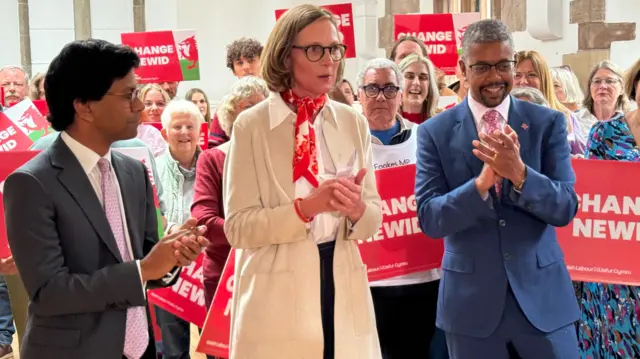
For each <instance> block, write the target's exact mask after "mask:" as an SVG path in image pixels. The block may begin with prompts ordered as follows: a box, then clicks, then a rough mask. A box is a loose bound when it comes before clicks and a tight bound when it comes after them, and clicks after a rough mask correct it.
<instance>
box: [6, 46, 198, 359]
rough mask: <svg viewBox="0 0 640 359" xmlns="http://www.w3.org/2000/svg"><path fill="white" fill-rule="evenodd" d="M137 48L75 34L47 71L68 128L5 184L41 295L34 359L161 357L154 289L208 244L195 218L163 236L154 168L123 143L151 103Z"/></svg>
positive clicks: (11, 223)
mask: <svg viewBox="0 0 640 359" xmlns="http://www.w3.org/2000/svg"><path fill="white" fill-rule="evenodd" d="M139 64H140V59H139V58H138V56H137V54H136V53H135V52H134V51H133V50H132V49H130V48H128V47H124V46H120V45H113V44H111V43H108V42H106V41H103V40H84V41H75V42H72V43H70V44H68V45H67V46H65V47H64V48H63V49H62V51H61V52H60V54H59V55H58V56H57V57H56V58H55V59H54V60H53V61H52V63H51V65H50V66H49V70H48V72H47V75H46V78H45V92H46V97H47V103H48V105H49V111H50V114H49V121H50V122H51V124H52V127H53V128H54V129H55V130H56V131H61V134H60V136H59V137H58V138H57V139H56V140H55V141H54V142H53V144H51V146H50V147H48V148H47V149H46V150H44V151H42V152H41V153H39V154H38V155H37V156H36V157H34V158H33V159H32V160H31V161H29V162H28V163H26V164H25V165H24V166H22V167H21V168H19V169H18V170H17V171H16V172H14V173H13V174H11V175H10V176H9V177H8V178H7V180H6V182H5V195H4V205H5V209H6V210H5V213H6V217H5V220H6V224H7V235H8V238H9V244H10V246H11V251H12V253H13V257H14V259H15V262H16V265H17V267H18V271H19V273H20V275H21V277H22V279H23V281H24V284H25V287H26V289H27V292H28V294H29V299H30V302H29V317H28V321H27V329H26V333H25V336H24V339H23V341H22V346H21V348H20V357H21V358H22V359H41V358H65V359H85V358H91V359H117V358H128V359H140V358H143V359H152V358H154V359H155V356H156V353H155V347H154V342H153V331H152V330H151V327H150V323H149V320H148V318H149V316H148V312H147V311H146V307H147V306H146V305H147V301H146V293H145V291H146V289H148V288H153V287H158V286H167V285H171V284H172V283H173V282H174V281H175V280H176V278H177V275H178V273H179V269H178V268H179V267H180V266H184V265H188V264H190V263H191V262H192V261H193V260H194V259H195V258H196V256H197V255H198V254H199V253H200V251H201V250H202V248H203V247H204V246H206V245H207V244H208V243H207V241H206V239H204V238H203V237H202V236H201V235H202V233H203V228H195V220H194V219H190V220H189V221H187V223H185V224H184V225H183V230H182V231H180V232H178V234H177V235H172V236H168V237H165V238H162V239H160V240H158V230H157V228H158V226H157V219H156V211H155V208H154V202H153V195H152V193H153V192H152V188H151V183H150V180H149V177H148V176H147V171H146V169H145V167H144V165H143V164H142V163H141V162H139V161H136V160H134V159H131V158H129V157H128V156H125V155H122V154H119V153H117V152H115V151H111V150H110V148H111V145H112V144H113V143H114V142H116V141H120V140H124V139H129V138H133V137H135V136H136V130H137V127H138V123H139V121H140V112H141V111H142V109H143V108H144V105H143V104H142V102H141V101H140V100H139V99H138V96H137V93H136V91H137V90H136V79H135V76H134V72H133V70H134V69H135V68H137V67H138V66H139Z"/></svg>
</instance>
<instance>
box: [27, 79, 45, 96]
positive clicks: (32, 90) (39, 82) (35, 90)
mask: <svg viewBox="0 0 640 359" xmlns="http://www.w3.org/2000/svg"><path fill="white" fill-rule="evenodd" d="M44 75H45V74H44V73H42V72H38V73H37V74H35V75H33V77H32V78H31V81H30V82H29V98H31V99H32V100H44V99H45V95H44Z"/></svg>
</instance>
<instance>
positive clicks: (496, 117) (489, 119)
mask: <svg viewBox="0 0 640 359" xmlns="http://www.w3.org/2000/svg"><path fill="white" fill-rule="evenodd" d="M482 121H483V122H484V124H485V126H484V133H485V134H491V133H493V131H495V130H500V113H499V112H498V111H496V110H489V111H487V112H485V113H484V115H483V116H482ZM495 188H496V195H498V198H500V192H501V191H502V180H501V179H499V180H497V181H496V184H495Z"/></svg>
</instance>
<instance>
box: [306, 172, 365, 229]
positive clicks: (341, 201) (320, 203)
mask: <svg viewBox="0 0 640 359" xmlns="http://www.w3.org/2000/svg"><path fill="white" fill-rule="evenodd" d="M366 174H367V170H366V169H365V168H363V169H361V170H360V171H358V174H356V175H355V176H348V177H339V178H336V179H330V180H326V181H324V182H322V183H321V184H320V185H319V186H318V188H316V189H314V190H313V192H311V194H310V195H309V196H308V197H306V198H304V199H303V200H302V201H301V202H300V211H302V214H303V215H305V216H306V217H307V218H311V217H315V216H316V215H318V214H320V213H326V212H339V213H340V214H341V215H343V216H345V217H347V218H349V221H351V223H356V222H357V221H358V220H359V219H360V217H362V215H363V214H364V211H365V208H366V206H365V204H364V202H363V201H362V181H363V179H364V176H365V175H366Z"/></svg>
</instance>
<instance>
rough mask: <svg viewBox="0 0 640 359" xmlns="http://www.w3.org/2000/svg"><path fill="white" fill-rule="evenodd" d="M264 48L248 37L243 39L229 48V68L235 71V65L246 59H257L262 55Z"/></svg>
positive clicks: (236, 41)
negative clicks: (241, 59)
mask: <svg viewBox="0 0 640 359" xmlns="http://www.w3.org/2000/svg"><path fill="white" fill-rule="evenodd" d="M262 49H264V46H262V44H261V43H260V42H259V41H258V40H256V39H252V38H248V37H241V38H239V39H238V40H235V41H234V42H232V43H231V44H229V46H227V67H228V68H229V69H231V71H233V63H234V62H236V61H238V60H240V58H242V57H244V58H246V59H248V60H251V59H255V58H256V57H260V55H262Z"/></svg>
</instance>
